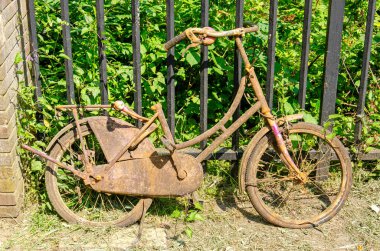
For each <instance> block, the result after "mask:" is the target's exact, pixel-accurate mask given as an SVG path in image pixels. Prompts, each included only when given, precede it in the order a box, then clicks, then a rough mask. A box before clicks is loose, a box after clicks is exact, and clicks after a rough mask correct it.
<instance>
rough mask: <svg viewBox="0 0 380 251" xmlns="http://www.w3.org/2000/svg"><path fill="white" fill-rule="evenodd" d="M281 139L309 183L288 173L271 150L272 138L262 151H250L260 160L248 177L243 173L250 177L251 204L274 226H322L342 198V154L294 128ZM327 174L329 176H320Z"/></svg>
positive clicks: (315, 136)
mask: <svg viewBox="0 0 380 251" xmlns="http://www.w3.org/2000/svg"><path fill="white" fill-rule="evenodd" d="M284 138H285V140H286V142H287V145H288V148H290V146H292V147H291V149H292V150H290V151H289V153H290V155H291V156H292V158H293V160H294V161H295V163H296V164H297V166H298V167H299V168H300V170H301V171H302V172H303V174H304V175H305V176H307V177H308V178H307V181H306V182H301V181H300V180H299V179H298V178H296V177H295V174H292V173H291V172H289V170H288V168H286V166H285V165H284V164H283V163H282V162H281V159H280V157H279V156H278V154H277V153H276V151H275V150H274V148H273V147H272V145H273V142H274V139H273V137H272V136H270V137H268V138H267V139H266V140H267V141H266V142H265V144H264V146H265V147H262V148H261V149H259V150H258V151H256V152H254V153H255V154H256V155H257V156H256V159H260V161H259V162H258V165H257V167H253V166H251V168H249V169H250V170H251V174H248V173H247V174H248V175H247V177H251V178H250V180H247V191H248V194H249V195H250V197H251V201H252V202H253V204H254V206H255V207H256V209H258V211H259V212H260V213H261V214H263V216H264V217H265V218H266V219H267V220H268V221H270V222H272V223H274V224H279V222H280V224H279V225H287V226H289V227H292V226H293V227H295V226H302V225H309V226H312V225H313V224H319V223H322V222H324V221H326V220H328V219H329V218H331V217H332V216H333V214H332V215H331V213H332V211H334V210H336V209H337V208H338V207H340V206H341V205H340V204H341V201H342V197H344V191H345V189H346V184H347V180H346V176H347V174H346V169H345V168H344V167H343V165H345V162H344V160H343V159H342V155H341V153H340V152H339V151H337V150H335V149H337V148H338V147H337V146H336V142H333V141H329V140H327V139H326V138H325V137H324V135H322V134H320V133H316V132H314V131H312V130H309V131H307V130H298V131H297V130H293V131H291V133H290V134H289V135H287V134H284ZM253 158H254V157H253ZM335 159H336V160H335ZM249 165H253V163H252V161H250V163H249ZM317 167H319V170H320V171H316V170H317ZM326 170H328V171H329V172H328V173H327V174H326V172H323V171H326ZM253 197H254V198H253ZM334 214H335V213H334Z"/></svg>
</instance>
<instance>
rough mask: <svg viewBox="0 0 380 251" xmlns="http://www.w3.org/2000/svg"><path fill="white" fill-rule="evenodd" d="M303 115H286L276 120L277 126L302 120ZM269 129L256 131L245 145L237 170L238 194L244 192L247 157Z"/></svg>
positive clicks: (267, 127)
mask: <svg viewBox="0 0 380 251" xmlns="http://www.w3.org/2000/svg"><path fill="white" fill-rule="evenodd" d="M303 116H304V114H302V113H298V114H293V115H288V116H285V117H282V118H279V119H277V120H276V122H277V124H278V125H279V126H281V125H283V124H284V123H286V122H287V121H293V120H301V119H303ZM270 130H271V129H270V127H269V126H265V127H263V128H261V129H260V131H258V132H257V133H256V134H255V136H253V138H252V140H251V141H250V142H249V144H248V145H247V147H246V149H245V150H244V153H243V157H242V158H241V161H240V168H239V175H238V178H239V192H240V193H243V192H244V191H245V173H246V170H247V164H248V160H249V156H250V154H251V152H252V151H253V150H254V149H255V147H256V145H257V143H258V142H259V141H260V139H262V138H263V137H264V136H265V135H266V134H267V133H268V132H270Z"/></svg>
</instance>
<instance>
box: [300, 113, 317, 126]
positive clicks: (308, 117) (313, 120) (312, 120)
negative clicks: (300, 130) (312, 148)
mask: <svg viewBox="0 0 380 251" xmlns="http://www.w3.org/2000/svg"><path fill="white" fill-rule="evenodd" d="M303 120H304V121H305V122H308V123H311V124H315V125H318V120H317V119H316V118H314V117H313V116H311V115H310V114H305V115H303Z"/></svg>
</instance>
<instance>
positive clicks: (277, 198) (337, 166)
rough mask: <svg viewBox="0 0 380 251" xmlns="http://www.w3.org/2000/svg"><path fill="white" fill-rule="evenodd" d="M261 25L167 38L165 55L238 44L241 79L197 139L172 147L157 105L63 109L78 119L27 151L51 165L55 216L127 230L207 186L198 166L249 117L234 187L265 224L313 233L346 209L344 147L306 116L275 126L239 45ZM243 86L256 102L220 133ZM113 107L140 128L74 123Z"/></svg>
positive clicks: (104, 120) (348, 179) (110, 122)
mask: <svg viewBox="0 0 380 251" xmlns="http://www.w3.org/2000/svg"><path fill="white" fill-rule="evenodd" d="M256 31H258V26H251V27H248V28H237V29H233V30H229V31H215V30H213V29H212V28H209V27H206V28H189V29H186V30H185V31H184V32H183V33H181V34H180V35H178V36H176V37H174V38H173V39H171V40H170V41H168V42H167V43H166V44H165V45H164V48H165V49H166V50H169V49H170V48H171V47H173V46H175V45H176V44H177V43H179V42H180V41H182V40H184V39H189V40H190V41H191V44H190V45H189V46H188V48H190V47H195V46H198V45H206V46H207V45H210V44H212V43H214V41H215V40H216V39H217V38H220V37H230V38H233V40H234V41H235V43H236V45H237V48H238V50H239V52H240V55H241V57H242V59H243V62H244V65H245V71H246V74H245V75H244V76H243V77H242V79H241V81H240V86H239V88H238V90H237V92H236V95H235V97H234V99H233V101H232V104H231V106H230V107H229V109H228V111H227V113H225V115H224V117H223V118H221V119H220V121H219V122H218V123H217V124H215V125H214V126H213V127H212V128H210V129H208V130H207V131H206V132H204V133H202V134H200V135H199V136H197V137H195V138H193V139H191V140H189V141H186V142H176V140H175V139H174V138H173V135H172V132H171V131H170V129H169V126H168V124H167V121H166V118H165V115H164V112H163V109H162V106H161V105H160V104H156V105H154V106H153V107H152V110H153V111H154V115H153V116H151V117H150V118H147V117H143V116H141V115H139V114H137V113H135V112H134V111H133V110H132V109H130V108H129V107H127V106H126V105H125V104H124V103H123V102H122V101H116V102H114V103H113V104H110V105H84V106H81V105H61V106H58V107H56V109H58V110H66V111H70V112H71V113H72V114H73V117H74V122H73V123H71V124H68V125H67V126H66V127H64V128H63V129H62V130H61V131H60V132H59V133H58V134H57V135H56V136H55V137H54V138H53V139H52V140H51V142H50V144H49V145H48V147H47V149H46V153H45V152H42V151H40V150H36V149H33V148H31V147H29V146H27V145H23V148H25V149H27V150H29V151H32V152H33V153H35V154H37V155H39V156H40V157H43V158H45V159H46V160H47V169H46V175H45V177H46V190H47V193H48V196H49V199H50V201H51V204H52V205H53V207H54V208H55V210H56V211H57V212H58V214H59V215H60V216H61V217H62V218H63V219H65V220H66V221H68V222H70V223H84V224H89V225H106V224H115V225H118V226H127V225H130V224H133V223H135V222H137V221H138V220H140V219H143V217H144V215H145V213H146V211H147V209H148V208H149V207H150V205H151V203H152V199H153V198H157V197H178V196H185V195H189V194H191V193H193V192H194V191H196V190H197V189H198V188H199V187H200V185H201V183H202V180H203V168H202V166H201V162H202V161H203V160H205V159H207V157H208V156H209V155H210V154H212V152H213V151H214V150H216V149H217V148H218V147H219V146H220V145H221V144H222V143H223V142H225V140H226V139H227V138H228V137H230V136H231V135H232V134H233V132H235V131H236V130H237V129H238V128H239V127H240V126H242V125H243V124H244V123H245V122H246V121H247V120H248V119H249V118H251V117H252V116H253V115H254V114H255V113H257V112H260V114H261V115H262V117H263V119H264V120H265V122H266V126H264V127H263V128H262V129H261V130H259V131H258V132H257V133H256V134H255V136H254V137H253V138H252V139H251V141H250V143H249V144H248V145H247V146H246V147H245V150H244V154H243V157H242V159H241V164H240V169H239V176H238V180H239V188H240V191H241V192H246V193H247V194H248V197H249V199H250V202H251V204H252V205H253V207H254V208H255V209H256V210H257V211H258V213H259V214H260V215H261V216H262V217H263V218H265V219H266V220H267V221H268V222H270V223H272V224H275V225H277V226H282V227H288V228H308V227H315V226H318V225H320V224H322V223H324V222H326V221H328V220H329V219H331V218H332V217H333V216H334V215H335V214H336V213H337V212H338V211H339V210H340V209H341V208H342V206H343V204H344V201H345V200H346V198H347V196H348V193H349V190H350V187H351V183H352V167H351V162H350V158H349V155H348V152H347V150H346V149H345V147H344V146H343V144H342V143H341V142H340V140H339V139H338V138H337V137H335V136H334V137H331V134H330V132H329V131H328V130H325V129H324V128H323V127H321V126H318V125H315V124H310V123H306V122H304V121H302V120H303V115H302V114H295V115H289V116H286V117H283V118H279V119H276V118H275V117H274V116H273V115H272V113H271V110H270V108H269V106H268V104H267V102H266V100H265V97H264V94H263V91H262V89H261V87H260V84H259V81H258V79H257V77H256V74H255V71H254V67H253V66H252V65H251V64H250V62H249V60H248V56H247V54H246V51H245V49H244V47H243V43H242V37H243V36H244V35H246V34H248V33H251V32H256ZM246 87H250V88H253V92H254V93H255V97H256V103H255V104H253V105H252V106H251V107H250V108H249V109H248V110H247V111H245V113H244V114H242V115H241V116H240V117H239V118H238V119H237V120H236V121H234V122H233V123H231V125H230V126H229V127H228V128H226V124H227V122H228V121H229V120H230V119H231V117H232V115H233V113H234V111H235V110H236V109H237V107H238V106H239V104H240V101H241V99H242V97H243V95H244V93H245V90H246ZM80 109H84V110H94V109H115V110H116V111H119V112H121V113H123V114H124V115H126V116H130V117H132V118H133V119H135V120H139V121H141V122H142V124H143V126H142V127H141V128H137V127H135V126H134V125H132V124H130V123H127V122H125V121H124V120H122V119H118V118H114V117H110V116H93V117H83V118H80V116H79V112H78V111H79V110H80ZM160 126H161V129H162V132H163V133H162V134H163V136H162V137H161V141H162V144H163V145H164V148H165V149H166V150H165V151H158V150H157V149H156V148H155V147H154V145H153V143H152V142H151V141H150V139H149V135H151V134H152V133H153V132H155V131H156V130H157V129H158V128H159V127H160ZM213 135H214V136H215V135H216V136H215V139H214V140H213V141H212V142H211V143H210V144H209V145H208V146H207V147H206V148H205V149H204V150H202V151H201V153H200V154H199V155H197V156H196V157H193V156H191V155H188V154H186V153H184V152H183V149H186V148H188V147H191V146H193V145H195V144H198V143H200V142H201V141H203V140H205V139H207V138H210V137H211V136H213Z"/></svg>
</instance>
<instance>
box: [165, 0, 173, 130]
mask: <svg viewBox="0 0 380 251" xmlns="http://www.w3.org/2000/svg"><path fill="white" fill-rule="evenodd" d="M166 32H167V33H166V39H167V40H169V39H172V38H173V37H174V0H166ZM174 63H175V59H174V47H173V48H171V49H170V50H169V51H168V53H167V69H168V72H167V80H166V81H167V82H166V86H167V93H168V94H167V102H168V103H167V109H168V114H167V116H168V124H169V128H170V130H171V132H172V133H173V136H174V134H175V133H174V130H175V117H174V116H175V103H174V102H175V100H174V96H175V81H174Z"/></svg>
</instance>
